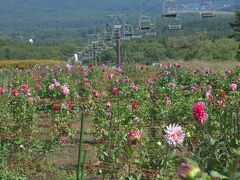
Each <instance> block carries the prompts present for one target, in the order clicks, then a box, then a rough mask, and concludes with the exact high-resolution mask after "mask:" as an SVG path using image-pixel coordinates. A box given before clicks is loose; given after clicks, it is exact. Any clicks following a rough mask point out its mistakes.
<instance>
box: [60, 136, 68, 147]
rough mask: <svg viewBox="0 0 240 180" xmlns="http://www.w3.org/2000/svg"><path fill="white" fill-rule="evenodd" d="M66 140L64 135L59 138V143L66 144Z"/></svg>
mask: <svg viewBox="0 0 240 180" xmlns="http://www.w3.org/2000/svg"><path fill="white" fill-rule="evenodd" d="M67 141H68V138H67V137H66V136H62V137H60V138H59V143H60V144H61V145H65V144H67Z"/></svg>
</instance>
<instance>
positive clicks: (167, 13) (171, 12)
mask: <svg viewBox="0 0 240 180" xmlns="http://www.w3.org/2000/svg"><path fill="white" fill-rule="evenodd" d="M178 16H179V7H178V3H177V1H175V0H166V1H164V2H163V18H167V19H168V18H176V17H178Z"/></svg>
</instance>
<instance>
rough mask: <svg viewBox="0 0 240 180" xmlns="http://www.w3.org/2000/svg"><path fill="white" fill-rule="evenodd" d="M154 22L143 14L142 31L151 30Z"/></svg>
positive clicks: (140, 20) (141, 20)
mask: <svg viewBox="0 0 240 180" xmlns="http://www.w3.org/2000/svg"><path fill="white" fill-rule="evenodd" d="M151 25H152V22H151V18H150V17H149V16H143V15H141V16H140V18H139V28H140V31H149V30H150V28H151Z"/></svg>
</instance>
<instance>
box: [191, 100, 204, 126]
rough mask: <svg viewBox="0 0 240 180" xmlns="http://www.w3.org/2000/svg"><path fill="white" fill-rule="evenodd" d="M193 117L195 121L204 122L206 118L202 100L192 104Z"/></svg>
mask: <svg viewBox="0 0 240 180" xmlns="http://www.w3.org/2000/svg"><path fill="white" fill-rule="evenodd" d="M192 111H193V117H194V119H195V120H196V121H199V122H201V123H204V122H205V121H206V119H207V113H206V107H205V104H204V103H203V102H200V103H196V104H194V106H193V110H192Z"/></svg>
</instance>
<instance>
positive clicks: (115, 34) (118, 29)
mask: <svg viewBox="0 0 240 180" xmlns="http://www.w3.org/2000/svg"><path fill="white" fill-rule="evenodd" d="M113 28H114V29H113V31H112V38H113V39H115V40H118V39H121V28H122V26H121V25H114V27H113Z"/></svg>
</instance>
